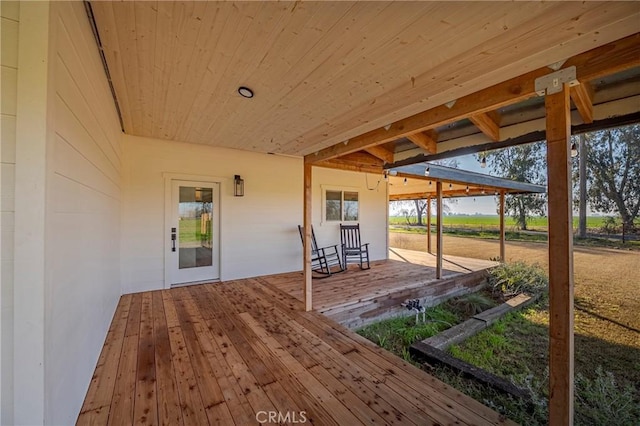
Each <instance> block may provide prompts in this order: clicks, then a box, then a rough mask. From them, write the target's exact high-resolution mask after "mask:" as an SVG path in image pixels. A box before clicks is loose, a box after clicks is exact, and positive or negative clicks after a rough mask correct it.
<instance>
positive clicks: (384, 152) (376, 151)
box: [365, 145, 394, 164]
mask: <svg viewBox="0 0 640 426" xmlns="http://www.w3.org/2000/svg"><path fill="white" fill-rule="evenodd" d="M365 151H366V152H368V153H369V154H371V155H373V156H374V157H377V158H379V159H381V160H382V161H383V162H384V163H385V164H386V163H393V159H394V157H393V151H390V150H388V149H387V148H385V147H382V146H379V145H377V146H371V147H369V148H365Z"/></svg>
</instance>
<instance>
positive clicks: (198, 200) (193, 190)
mask: <svg viewBox="0 0 640 426" xmlns="http://www.w3.org/2000/svg"><path fill="white" fill-rule="evenodd" d="M179 201H180V202H179V205H178V213H179V214H178V221H179V222H178V255H179V256H178V257H179V262H178V265H179V268H180V269H185V268H197V267H201V266H211V265H212V264H213V231H212V230H213V228H212V226H211V223H212V213H213V190H212V189H211V188H199V187H184V186H181V187H180V200H179Z"/></svg>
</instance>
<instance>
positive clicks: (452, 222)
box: [389, 215, 604, 231]
mask: <svg viewBox="0 0 640 426" xmlns="http://www.w3.org/2000/svg"><path fill="white" fill-rule="evenodd" d="M603 219H604V218H603V216H587V228H588V229H592V230H597V229H599V228H600V227H601V226H602V221H603ZM411 220H412V221H414V222H415V220H416V219H415V217H412V218H411ZM406 224H407V221H406V219H405V218H404V216H390V217H389V225H406ZM442 224H443V225H444V226H455V227H458V228H498V227H499V226H500V218H499V216H497V215H471V216H468V215H446V216H443V217H442ZM505 226H507V227H511V228H512V227H515V226H516V223H515V221H514V220H513V218H511V217H505ZM547 226H548V222H547V218H546V217H533V218H531V220H530V221H529V222H528V224H527V227H530V228H531V229H532V230H543V231H546V230H547ZM573 227H574V228H576V229H577V228H578V218H577V217H574V218H573Z"/></svg>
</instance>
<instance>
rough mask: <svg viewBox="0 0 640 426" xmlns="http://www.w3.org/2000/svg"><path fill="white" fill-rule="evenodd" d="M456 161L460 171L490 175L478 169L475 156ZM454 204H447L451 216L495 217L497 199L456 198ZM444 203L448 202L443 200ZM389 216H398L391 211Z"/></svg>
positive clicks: (490, 197) (490, 196)
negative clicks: (475, 215)
mask: <svg viewBox="0 0 640 426" xmlns="http://www.w3.org/2000/svg"><path fill="white" fill-rule="evenodd" d="M455 159H456V160H458V168H459V169H462V170H468V171H470V172H477V173H483V174H487V175H488V174H490V173H489V168H488V167H487V168H484V169H483V168H482V167H480V162H479V161H478V160H476V158H475V155H473V154H470V155H462V156H460V157H456V158H455ZM456 200H458V201H457V202H455V203H449V208H450V212H451V213H453V214H468V215H474V214H482V215H497V214H498V213H497V207H498V204H497V198H496V197H495V196H494V195H487V196H484V197H458V198H456ZM444 201H445V203H446V202H447V201H448V200H444ZM389 214H392V215H393V214H398V212H394V211H393V210H390V211H389Z"/></svg>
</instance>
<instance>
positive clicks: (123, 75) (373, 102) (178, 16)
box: [91, 1, 640, 162]
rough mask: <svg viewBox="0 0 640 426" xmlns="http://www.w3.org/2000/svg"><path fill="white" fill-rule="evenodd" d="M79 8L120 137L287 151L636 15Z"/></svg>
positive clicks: (512, 73) (226, 6)
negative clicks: (93, 30)
mask: <svg viewBox="0 0 640 426" xmlns="http://www.w3.org/2000/svg"><path fill="white" fill-rule="evenodd" d="M91 6H92V9H93V13H94V16H95V22H96V26H97V29H98V32H99V36H100V40H101V43H102V47H103V49H104V53H105V57H106V61H107V64H108V67H109V71H110V74H111V78H112V81H113V85H114V89H115V92H116V95H117V99H118V102H119V105H120V109H121V112H122V118H123V123H124V129H125V131H126V132H127V133H129V134H133V135H140V136H149V137H157V138H163V139H172V140H178V141H185V142H192V143H200V144H208V145H213V146H222V147H230V148H238V149H244V150H250V151H258V152H274V153H282V154H289V155H308V154H310V153H314V152H317V151H319V150H321V149H323V148H327V147H329V146H332V145H335V144H336V143H340V142H342V141H345V140H347V139H349V138H352V137H354V136H358V135H361V134H363V133H365V132H368V131H372V130H374V129H378V128H381V127H383V126H385V125H387V124H389V123H393V122H396V121H397V120H399V119H403V118H405V117H408V116H411V115H413V114H416V113H419V112H421V111H425V110H427V109H429V108H434V107H437V106H439V105H443V104H445V103H447V102H449V101H452V100H455V99H458V98H460V97H463V96H466V95H469V94H471V93H475V92H477V91H479V90H482V89H485V88H487V87H490V86H492V85H495V84H498V83H500V82H503V81H506V80H508V79H511V78H514V77H516V76H519V75H522V74H524V73H527V72H530V71H532V70H536V69H538V68H541V67H544V66H546V65H549V64H551V63H554V62H556V61H561V60H564V59H566V58H568V57H571V56H574V55H576V54H579V53H582V52H585V51H587V50H590V49H593V48H595V47H598V46H602V45H605V44H607V43H610V42H613V41H616V40H619V39H621V38H623V37H626V36H629V35H631V34H634V33H635V32H636V31H637V29H638V26H637V23H638V20H639V15H640V8H639V7H638V5H637V3H633V2H606V3H596V2H584V3H579V2H549V3H539V2H525V3H522V2H519V3H500V4H499V5H491V6H490V5H488V4H487V3H484V2H464V3H457V2H456V3H454V2H398V3H391V2H362V3H361V2H295V3H293V2H292V3H275V2H242V3H240V2H231V3H219V2H185V3H182V2H135V3H133V2H123V3H113V2H95V1H94V2H91ZM239 86H248V87H250V88H251V89H253V90H254V92H255V97H254V98H252V99H245V98H242V97H240V96H239V95H238V93H237V91H236V90H237V88H238V87H239ZM480 118H481V119H486V118H487V117H480ZM489 118H491V116H490V115H489ZM477 119H478V118H477V117H476V120H477ZM484 121H485V123H484V128H485V131H486V125H487V120H484ZM474 124H476V125H478V126H479V127H481V126H482V123H474ZM489 125H490V122H489ZM489 131H490V129H489ZM427 136H428V135H427ZM412 142H414V143H415V141H414V140H413V139H412ZM420 142H422V143H424V142H425V138H424V137H422V139H420V140H418V142H417V143H416V145H417V146H422V145H419V143H420ZM427 142H428V140H427ZM434 143H435V142H434ZM371 155H373V156H374V158H381V157H382V158H387V155H386V154H385V152H384V151H380V150H377V151H376V152H374V153H371ZM391 155H393V154H391ZM385 161H387V160H385ZM387 162H389V161H387Z"/></svg>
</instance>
